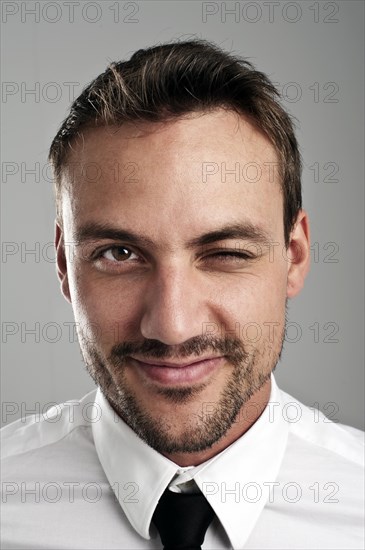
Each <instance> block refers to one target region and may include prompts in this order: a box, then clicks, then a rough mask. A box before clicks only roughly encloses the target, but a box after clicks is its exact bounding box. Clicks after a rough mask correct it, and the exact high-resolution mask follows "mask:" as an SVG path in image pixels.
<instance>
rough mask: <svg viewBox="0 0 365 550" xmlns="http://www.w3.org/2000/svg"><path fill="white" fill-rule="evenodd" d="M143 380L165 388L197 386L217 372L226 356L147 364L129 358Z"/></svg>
mask: <svg viewBox="0 0 365 550" xmlns="http://www.w3.org/2000/svg"><path fill="white" fill-rule="evenodd" d="M128 359H130V360H131V363H132V365H133V366H135V367H136V369H137V370H138V372H139V373H140V375H141V376H142V377H143V378H145V379H146V378H147V379H148V380H150V381H153V382H157V383H159V384H161V385H164V386H171V385H175V386H176V385H180V384H196V383H198V382H203V381H204V380H205V379H206V378H208V377H209V376H211V375H212V374H213V373H214V372H216V371H217V370H218V369H219V368H220V367H221V366H222V364H223V362H224V359H225V358H224V356H220V357H209V358H206V359H198V360H196V361H192V362H190V363H170V362H157V361H156V362H155V363H152V362H147V361H140V360H138V359H134V358H133V357H131V358H128Z"/></svg>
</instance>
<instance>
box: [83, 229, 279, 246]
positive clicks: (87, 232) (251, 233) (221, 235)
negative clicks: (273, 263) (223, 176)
mask: <svg viewBox="0 0 365 550" xmlns="http://www.w3.org/2000/svg"><path fill="white" fill-rule="evenodd" d="M74 238H75V241H76V244H77V245H81V244H83V243H86V242H89V241H96V240H101V239H111V240H115V241H123V242H126V243H129V244H133V245H135V246H139V247H145V248H148V247H150V248H152V249H157V248H159V247H158V245H156V243H155V242H154V241H153V240H151V239H149V238H148V237H146V236H145V235H141V234H139V233H136V232H134V231H127V230H124V229H120V228H116V227H113V226H111V225H109V224H107V223H100V222H89V223H86V224H85V225H83V226H81V227H79V228H78V229H77V230H76V231H75V234H74ZM227 239H241V240H249V241H254V242H255V243H257V244H262V245H268V244H270V242H272V238H270V235H269V234H268V233H267V232H266V231H264V230H263V229H262V228H261V227H258V226H256V225H254V224H252V223H250V222H241V223H233V224H226V225H223V226H222V227H220V228H219V229H215V230H213V231H208V232H207V233H203V234H202V235H199V236H197V237H194V238H193V239H190V240H188V241H187V242H186V243H185V247H186V248H187V249H194V248H197V247H200V246H205V245H208V244H212V243H215V242H218V241H223V240H227Z"/></svg>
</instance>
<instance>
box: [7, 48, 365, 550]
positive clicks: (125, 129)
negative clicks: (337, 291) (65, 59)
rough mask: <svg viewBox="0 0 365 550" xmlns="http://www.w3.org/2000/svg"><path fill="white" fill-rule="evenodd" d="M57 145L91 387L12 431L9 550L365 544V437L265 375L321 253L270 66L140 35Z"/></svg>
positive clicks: (65, 237)
mask: <svg viewBox="0 0 365 550" xmlns="http://www.w3.org/2000/svg"><path fill="white" fill-rule="evenodd" d="M49 158H50V161H51V162H52V163H53V166H54V170H55V182H56V207H57V218H56V236H55V246H56V249H57V269H58V276H59V279H60V282H61V291H62V293H63V295H64V297H65V298H66V300H67V301H68V302H70V304H71V305H72V308H73V312H74V316H75V320H76V326H77V330H78V337H79V342H80V348H81V351H82V355H83V358H84V361H85V364H86V367H87V369H88V371H89V373H90V375H91V376H92V377H93V379H94V381H95V383H96V385H97V390H96V391H95V392H92V393H91V394H88V395H86V396H85V397H84V398H83V399H81V400H80V401H77V402H68V403H64V404H63V405H62V406H60V407H54V408H53V409H52V410H51V411H48V413H47V415H45V417H44V418H42V419H41V420H39V419H36V418H35V417H30V418H28V419H27V422H26V424H24V423H20V422H15V423H13V424H11V425H10V426H8V427H6V428H5V429H4V430H3V434H4V440H5V441H6V443H7V445H6V456H5V459H4V470H5V472H6V473H5V477H4V482H3V502H5V503H6V506H4V513H3V515H4V535H3V537H4V538H3V547H4V548H80V549H81V548H82V549H85V548H88V549H89V548H98V549H99V548H108V549H110V548H126V549H132V548H138V549H144V548H146V549H149V548H156V549H157V548H162V547H164V548H166V549H168V548H170V549H171V548H175V549H176V548H180V549H182V548H190V549H191V548H200V547H201V546H202V547H203V548H204V549H205V548H214V549H217V548H234V549H236V550H238V549H241V548H255V549H264V548H265V549H267V548H270V549H271V548H280V549H283V548H288V549H289V548H290V549H293V548H301V549H302V548H312V549H318V548H331V549H333V548H346V549H348V548H363V539H362V506H363V504H362V490H361V489H360V487H361V473H362V466H361V463H362V433H361V432H360V431H358V430H355V429H354V428H350V427H348V426H341V425H338V424H334V423H331V422H330V421H328V420H327V419H326V418H325V417H324V416H322V415H321V414H320V415H318V412H316V413H315V414H314V412H313V411H312V410H311V409H309V408H307V407H305V406H304V405H302V404H301V403H299V402H298V401H297V400H296V399H295V398H293V397H291V396H289V395H287V394H286V393H284V392H282V391H280V390H279V388H278V387H277V385H276V383H275V379H274V376H273V374H272V373H273V370H274V369H275V366H276V364H277V362H278V360H279V358H280V354H281V349H282V345H283V339H284V333H285V313H286V304H287V300H288V299H289V298H293V297H294V296H296V295H297V294H298V293H299V292H300V290H301V288H302V286H303V283H304V279H305V276H306V274H307V272H308V269H309V256H310V251H309V224H308V217H307V214H306V212H305V211H304V210H303V209H302V202H301V183H300V172H301V163H300V155H299V152H298V146H297V142H296V138H295V135H294V131H293V126H292V122H291V120H290V117H289V116H288V114H287V113H285V111H284V110H283V109H282V107H281V106H280V103H279V102H278V99H277V94H276V91H275V88H274V87H273V86H272V84H271V83H270V81H269V80H268V78H267V77H266V76H265V75H264V74H262V73H260V72H258V71H256V70H255V69H254V68H253V67H252V65H250V64H249V63H248V62H247V61H244V60H242V59H239V58H236V57H234V56H233V55H230V54H227V53H225V52H223V51H221V50H220V49H219V48H217V47H216V46H214V45H213V44H210V43H208V42H206V41H202V40H195V41H194V40H193V41H187V42H177V43H172V44H165V45H162V46H157V47H154V48H150V49H147V50H139V51H138V52H136V53H135V54H134V55H133V56H132V58H131V59H130V60H129V61H126V62H123V63H122V62H121V63H112V64H111V65H110V66H109V67H108V68H107V70H106V71H105V72H104V73H103V74H101V75H100V76H98V77H97V78H96V79H95V80H94V81H93V82H92V83H91V84H90V85H89V86H87V87H86V88H85V90H84V91H83V92H82V94H81V95H80V97H79V98H77V99H76V101H74V103H73V105H72V106H71V110H70V114H69V115H68V117H67V118H66V120H65V121H64V122H63V124H62V126H61V128H60V130H59V132H58V133H57V135H56V137H55V139H54V140H53V143H52V145H51V149H50V157H49ZM5 468H6V469H5Z"/></svg>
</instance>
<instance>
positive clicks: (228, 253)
mask: <svg viewBox="0 0 365 550" xmlns="http://www.w3.org/2000/svg"><path fill="white" fill-rule="evenodd" d="M118 248H120V249H123V250H127V251H128V252H131V253H132V254H135V255H136V256H138V255H137V254H136V253H135V252H133V250H130V249H129V248H127V247H125V246H116V245H114V246H109V247H108V248H104V249H103V250H99V251H98V252H96V253H95V254H93V257H92V260H93V261H96V260H98V259H100V258H102V256H103V254H104V253H105V252H108V251H109V250H113V249H114V250H115V249H118ZM205 257H206V256H205ZM209 257H216V258H219V257H221V258H227V257H229V258H235V259H236V260H237V259H238V260H252V259H253V257H252V255H249V254H246V253H244V252H236V251H233V250H226V251H222V252H215V253H213V254H209V255H208V258H209ZM102 259H104V260H106V261H107V262H111V263H112V264H124V263H129V262H128V260H129V259H130V258H127V259H126V260H124V261H120V262H118V261H117V260H115V262H113V261H111V260H107V259H105V258H102ZM134 261H136V260H134Z"/></svg>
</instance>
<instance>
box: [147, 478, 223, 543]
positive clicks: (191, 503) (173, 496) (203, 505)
mask: <svg viewBox="0 0 365 550" xmlns="http://www.w3.org/2000/svg"><path fill="white" fill-rule="evenodd" d="M213 517H214V511H213V509H212V507H211V506H210V504H209V502H208V501H207V499H206V498H205V497H204V495H203V493H201V492H199V493H173V492H172V491H169V489H166V490H165V492H164V493H163V495H162V497H161V498H160V500H159V502H158V504H157V506H156V510H155V513H154V515H153V518H152V521H153V523H154V524H155V525H156V527H157V529H158V532H159V533H160V537H161V542H162V544H163V545H164V550H188V549H189V550H193V549H194V550H195V549H200V548H201V545H202V544H203V542H204V537H205V533H206V531H207V529H208V527H209V525H210V523H211V521H212V519H213Z"/></svg>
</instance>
